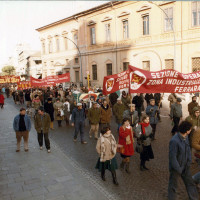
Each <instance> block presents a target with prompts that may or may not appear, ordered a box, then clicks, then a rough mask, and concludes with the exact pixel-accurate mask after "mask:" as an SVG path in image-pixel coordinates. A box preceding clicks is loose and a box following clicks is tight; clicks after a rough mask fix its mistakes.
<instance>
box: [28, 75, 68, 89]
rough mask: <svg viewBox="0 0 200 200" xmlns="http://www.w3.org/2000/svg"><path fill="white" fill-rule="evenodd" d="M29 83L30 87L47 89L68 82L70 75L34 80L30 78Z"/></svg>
mask: <svg viewBox="0 0 200 200" xmlns="http://www.w3.org/2000/svg"><path fill="white" fill-rule="evenodd" d="M30 81H31V85H32V86H38V87H48V86H52V85H56V84H57V83H65V82H70V73H65V74H61V75H53V76H47V77H46V78H44V79H36V78H33V77H30Z"/></svg>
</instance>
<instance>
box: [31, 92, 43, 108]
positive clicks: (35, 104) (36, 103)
mask: <svg viewBox="0 0 200 200" xmlns="http://www.w3.org/2000/svg"><path fill="white" fill-rule="evenodd" d="M41 105H42V103H41V101H40V98H39V95H37V94H36V95H35V96H34V99H33V101H32V106H33V108H34V109H35V110H36V111H37V110H38V109H39V107H40V106H41Z"/></svg>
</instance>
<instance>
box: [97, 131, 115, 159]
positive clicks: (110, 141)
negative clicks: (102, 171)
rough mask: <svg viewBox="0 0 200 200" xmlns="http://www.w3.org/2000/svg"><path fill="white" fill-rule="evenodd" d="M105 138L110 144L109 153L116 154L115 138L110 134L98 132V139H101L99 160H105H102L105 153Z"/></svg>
mask: <svg viewBox="0 0 200 200" xmlns="http://www.w3.org/2000/svg"><path fill="white" fill-rule="evenodd" d="M105 140H107V141H108V142H109V144H110V145H111V153H112V154H114V155H115V154H116V151H117V149H116V141H115V138H114V136H113V135H112V134H110V135H108V136H107V135H102V134H100V141H101V156H100V161H101V162H105V161H106V160H104V156H105V154H106V147H105Z"/></svg>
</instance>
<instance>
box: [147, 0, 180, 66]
mask: <svg viewBox="0 0 200 200" xmlns="http://www.w3.org/2000/svg"><path fill="white" fill-rule="evenodd" d="M148 3H151V4H153V5H155V6H157V7H158V8H159V9H160V10H162V11H163V12H164V13H165V16H166V17H167V19H168V21H169V23H170V26H171V29H172V31H173V35H174V69H176V37H175V32H174V27H173V24H172V22H171V20H170V19H169V16H168V15H167V13H166V12H165V10H163V9H162V8H161V7H160V6H158V5H157V4H155V3H154V2H153V1H148Z"/></svg>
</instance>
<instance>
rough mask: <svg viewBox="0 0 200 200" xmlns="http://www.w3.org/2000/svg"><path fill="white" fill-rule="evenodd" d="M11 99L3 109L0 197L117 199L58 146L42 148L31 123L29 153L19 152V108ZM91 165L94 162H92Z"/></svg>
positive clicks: (0, 120) (17, 199) (0, 119)
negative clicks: (16, 125)
mask: <svg viewBox="0 0 200 200" xmlns="http://www.w3.org/2000/svg"><path fill="white" fill-rule="evenodd" d="M10 102H12V101H11V99H9V100H7V99H6V105H5V108H4V109H3V110H0V199H1V200H4V199H6V200H10V199H11V200H23V199H26V200H79V199H80V200H94V199H96V200H104V199H105V200H106V199H115V198H114V197H113V196H112V195H110V194H109V193H108V192H107V191H106V189H105V188H104V187H102V186H100V185H99V184H98V182H96V181H95V180H93V179H92V177H90V176H89V175H87V174H86V173H84V171H82V170H81V169H80V167H79V166H78V164H76V163H74V162H73V161H72V160H71V159H69V158H68V157H67V156H66V155H65V154H64V153H63V152H62V151H61V150H60V148H59V147H58V146H56V145H55V144H54V143H53V142H52V141H50V142H51V153H50V154H48V153H47V151H46V149H45V148H44V149H43V150H39V146H38V143H37V137H36V131H35V129H34V127H33V124H32V130H31V132H30V136H29V152H24V149H23V142H22V145H21V151H20V152H19V153H16V152H15V150H16V138H15V133H14V131H13V128H12V122H13V118H14V116H15V115H16V114H18V113H19V111H18V110H17V109H16V107H14V106H13V104H12V103H10ZM91 164H92V163H91Z"/></svg>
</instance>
